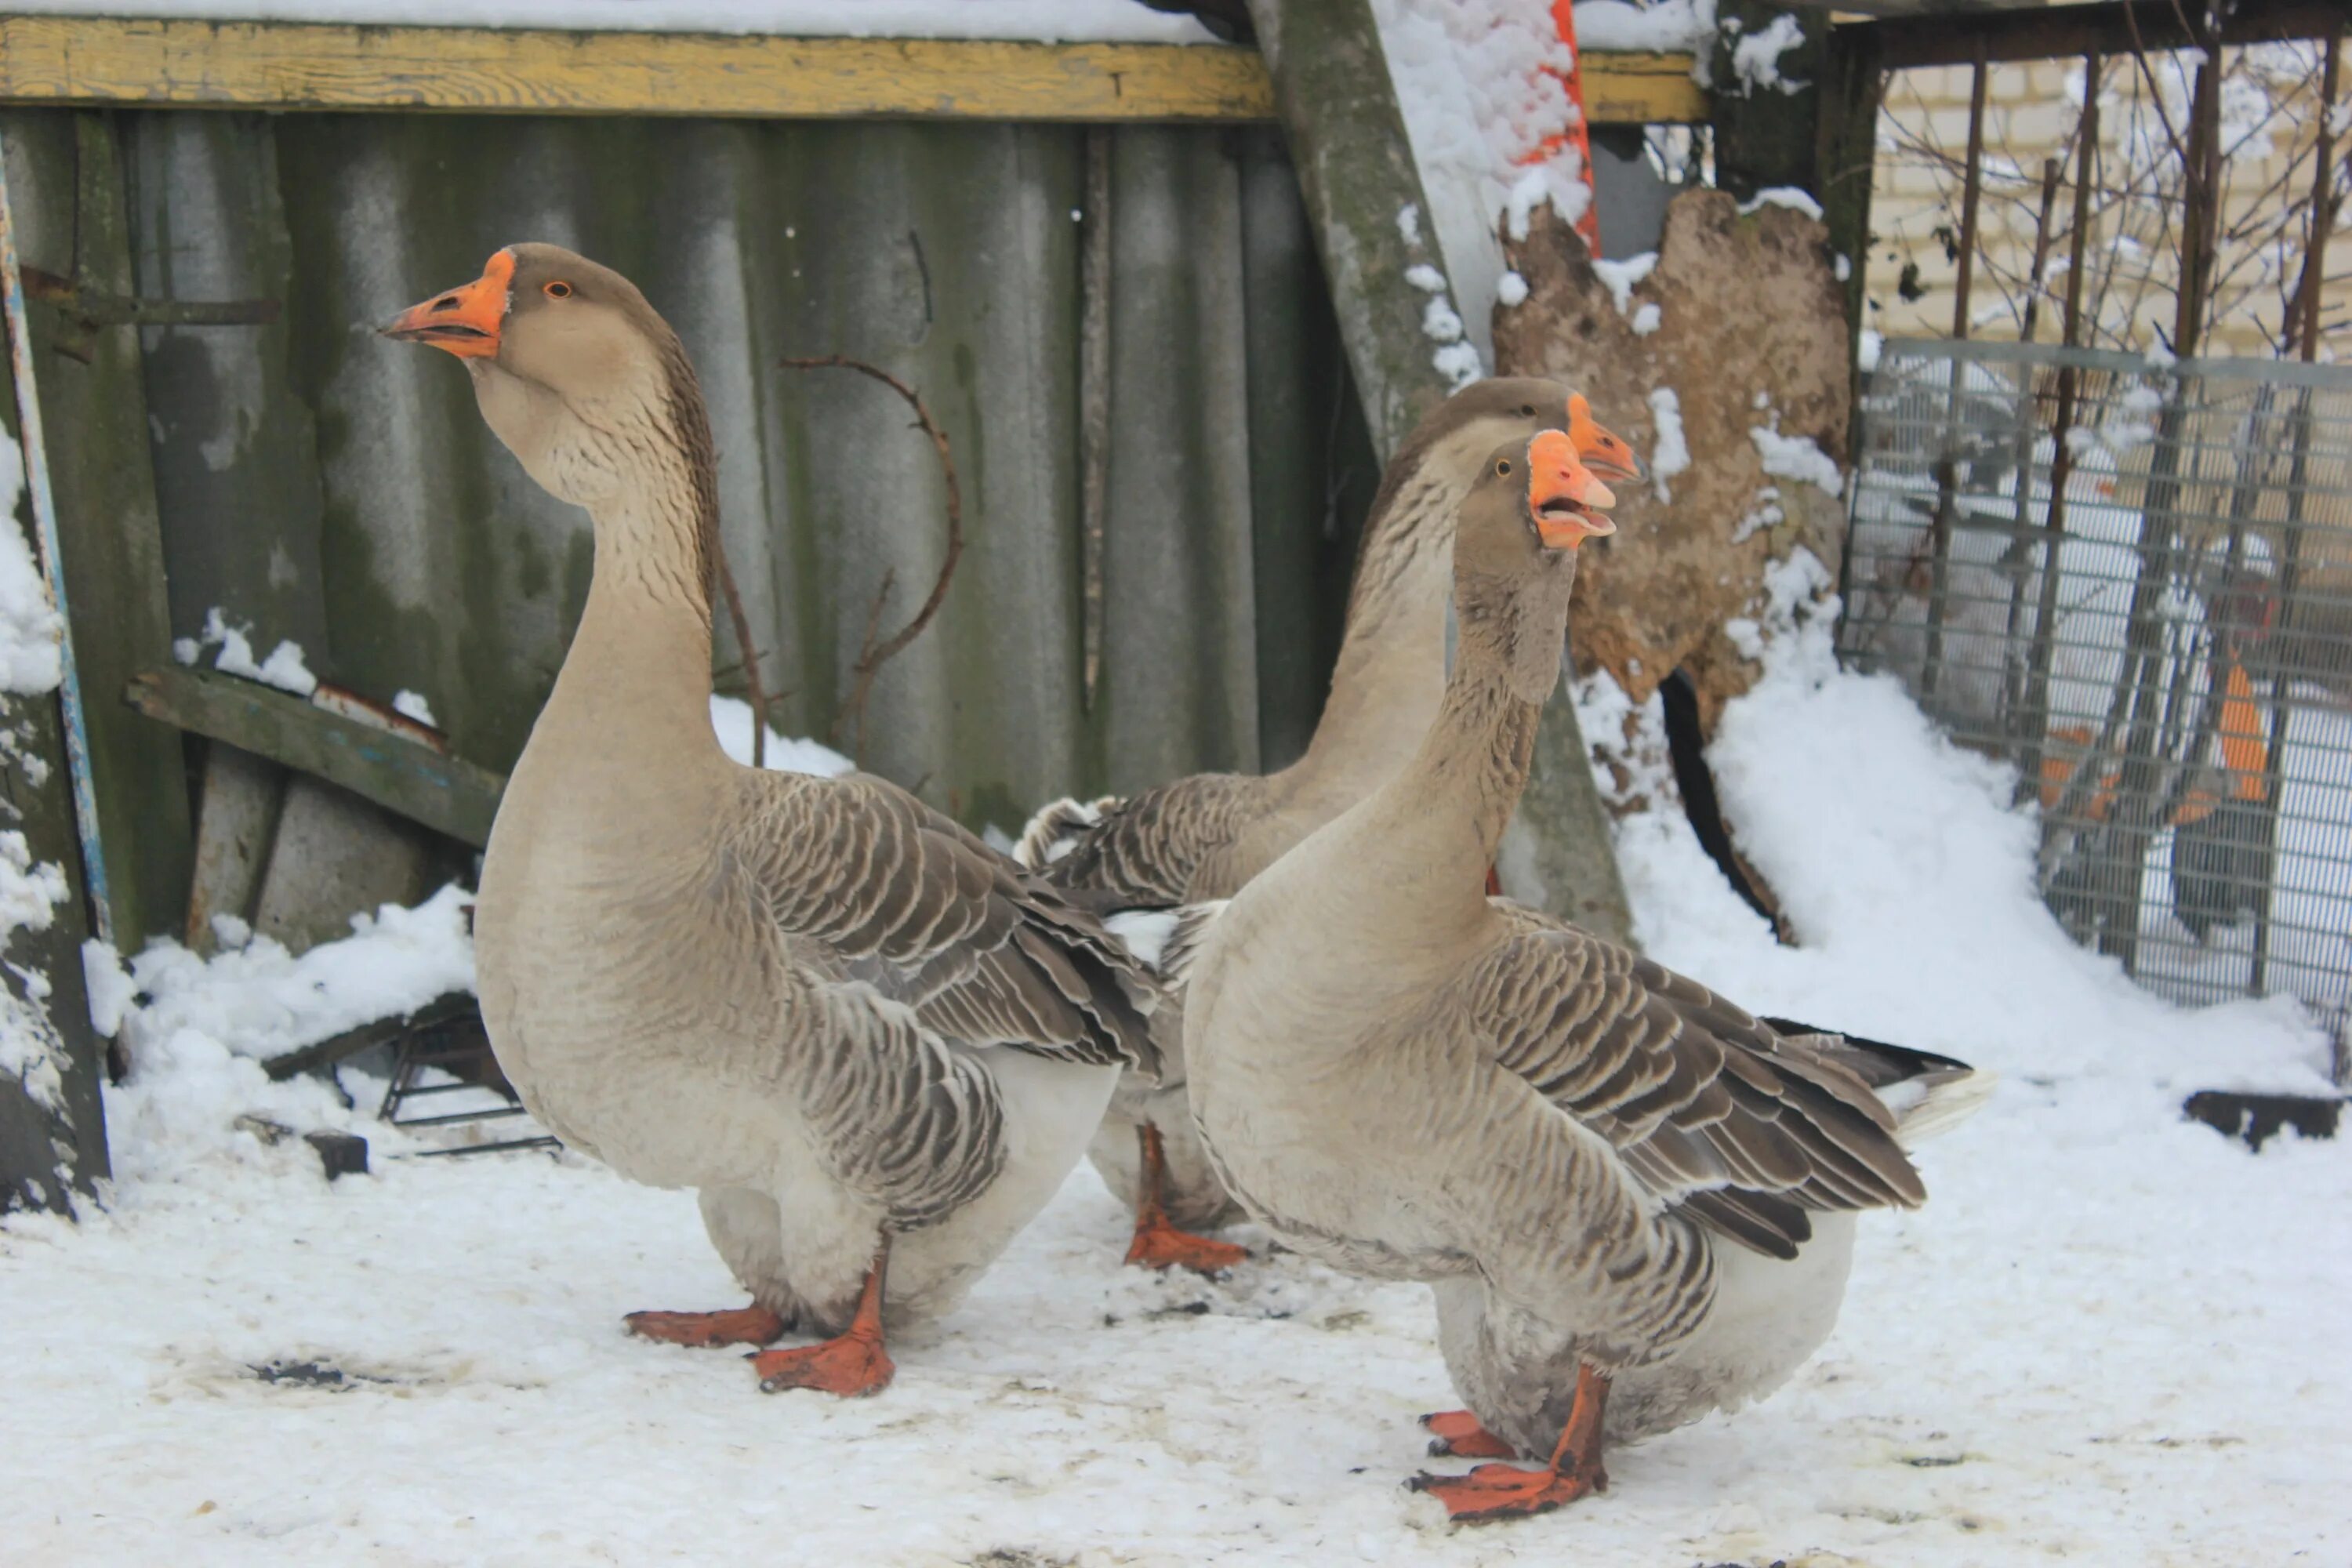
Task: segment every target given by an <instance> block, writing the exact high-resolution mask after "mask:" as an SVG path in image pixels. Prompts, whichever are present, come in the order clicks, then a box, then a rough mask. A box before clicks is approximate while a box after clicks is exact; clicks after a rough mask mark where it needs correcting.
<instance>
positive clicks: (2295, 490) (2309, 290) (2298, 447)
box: [2246, 33, 2342, 1081]
mask: <svg viewBox="0 0 2352 1568" xmlns="http://www.w3.org/2000/svg"><path fill="white" fill-rule="evenodd" d="M2341 42H2342V40H2341V39H2340V37H2338V36H2337V35H2336V34H2333V33H2331V34H2329V35H2328V37H2327V55H2326V64H2325V66H2324V67H2323V68H2322V69H2321V72H2320V88H2319V145H2318V147H2317V148H2316V151H2317V153H2318V155H2319V156H2318V162H2317V163H2316V165H2315V168H2314V170H2313V172H2312V177H2311V245H2310V248H2309V250H2308V251H2307V252H2306V253H2305V257H2304V262H2303V297H2302V298H2301V299H2300V300H2298V301H2296V303H2297V304H2298V306H2299V307H2300V309H2299V310H2298V311H2297V315H2298V317H2299V318H2300V320H2299V323H2298V324H2299V326H2300V328H2301V331H2302V340H2303V341H2302V342H2300V343H2299V344H2297V345H2296V346H2297V350H2298V352H2299V353H2300V355H2301V357H2302V359H2303V362H2304V363H2305V364H2308V363H2312V360H2313V359H2314V357H2315V355H2316V354H2317V353H2318V352H2319V288H2320V281H2321V279H2324V278H2325V277H2326V273H2327V268H2326V262H2327V234H2328V230H2329V229H2330V228H2332V227H2333V226H2334V219H2335V216H2336V212H2335V205H2336V204H2335V202H2334V200H2333V199H2332V198H2333V186H2332V184H2331V181H2330V176H2331V175H2332V174H2334V173H2335V171H2334V169H2333V168H2332V167H2331V165H2332V164H2333V163H2334V162H2335V158H2336V139H2335V136H2334V135H2333V134H2332V132H2331V130H2330V127H2329V124H2328V117H2329V115H2330V114H2331V113H2332V112H2333V111H2334V110H2335V108H2336V69H2337V66H2338V63H2339V61H2338V52H2339V51H2338V46H2339V44H2340V43H2341ZM2310 478H2311V389H2310V388H2309V387H2305V388H2304V389H2303V391H2302V393H2301V394H2300V395H2298V397H2297V398H2296V400H2295V414H2294V466H2293V468H2292V470H2291V472H2290V473H2289V475H2288V477H2287V491H2286V507H2287V512H2286V526H2285V528H2284V530H2283V532H2284V534H2285V539H2284V549H2283V550H2282V551H2281V552H2280V555H2281V557H2282V560H2281V562H2280V565H2279V575H2278V615H2277V616H2276V617H2275V620H2274V622H2273V626H2272V628H2271V636H2272V637H2274V638H2276V639H2277V641H2278V645H2279V647H2281V648H2282V649H2283V650H2285V654H2284V656H2283V657H2282V658H2281V659H2280V662H2279V665H2278V667H2277V668H2276V669H2275V670H2274V672H2273V674H2272V676H2271V722H2270V735H2269V737H2268V739H2269V744H2268V745H2267V747H2266V748H2265V749H2264V751H2263V826H2264V832H2263V868H2264V870H2265V872H2266V874H2267V879H2269V880H2271V881H2272V882H2273V884H2274V883H2275V879H2276V877H2277V871H2278V834H2279V812H2280V808H2281V807H2282V806H2283V805H2284V804H2285V802H2284V800H2283V799H2282V798H2281V792H2282V789H2283V787H2284V783H2285V781H2284V777H2283V776H2282V775H2283V770H2282V766H2281V764H2282V763H2283V761H2284V756H2285V752H2286V742H2287V725H2288V721H2289V714H2288V711H2287V685H2288V674H2289V668H2288V666H2287V664H2286V662H2285V660H2286V658H2290V657H2292V653H2293V649H2294V633H2295V629H2296V628H2295V622H2296V620H2297V619H2298V618H2299V617H2298V616H2296V615H2295V607H2296V601H2297V599H2298V598H2299V597H2300V595H2301V594H2302V591H2303V535H2304V531H2305V523H2304V516H2303V511H2304V496H2305V489H2306V487H2307V486H2308V484H2309V482H2310ZM2272 937H2273V929H2272V921H2271V900H2269V899H2264V900H2263V902H2262V908H2261V909H2260V910H2257V911H2255V914H2254V953H2253V963H2252V970H2251V971H2250V973H2248V975H2247V977H2246V988H2247V989H2248V990H2249V991H2252V993H2253V994H2255V995H2257V996H2259V995H2262V994H2263V993H2265V992H2266V991H2268V990H2269V989H2270V963H2271V940H2272ZM2339 1067H2340V1064H2339ZM2337 1076H2338V1079H2339V1081H2340V1080H2341V1076H2342V1075H2341V1072H2340V1070H2339V1072H2338V1075H2337Z"/></svg>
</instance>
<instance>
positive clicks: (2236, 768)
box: [1839, 342, 2352, 1040]
mask: <svg viewBox="0 0 2352 1568" xmlns="http://www.w3.org/2000/svg"><path fill="white" fill-rule="evenodd" d="M1862 428H1863V447H1862V452H1861V458H1860V462H1859V464H1858V471H1857V473H1856V476H1855V482H1854V490H1853V519H1852V527H1851V529H1850V531H1849V533H1848V540H1847V560H1846V563H1845V572H1844V582H1845V610H1844V618H1843V622H1842V623H1841V626H1840V628H1839V647H1840V652H1841V654H1842V655H1843V658H1845V660H1846V662H1847V663H1848V665H1849V666H1850V667H1853V668H1863V669H1873V670H1885V671H1889V672H1892V673H1894V674H1895V675H1897V676H1898V677H1899V678H1900V679H1902V680H1903V681H1904V682H1905V684H1906V685H1907V686H1908V687H1909V688H1910V689H1911V691H1912V692H1913V694H1914V695H1915V696H1916V697H1917V699H1918V700H1919V701H1920V703H1921V705H1922V706H1923V707H1925V708H1926V709H1927V710H1928V712H1929V713H1930V714H1932V715H1933V716H1934V717H1935V718H1936V719H1937V721H1939V722H1940V723H1942V724H1943V725H1944V726H1945V727H1946V728H1947V730H1948V731H1949V732H1950V733H1951V734H1952V735H1953V737H1954V738H1955V739H1956V740H1958V742H1960V743H1961V744H1963V745H1966V746H1969V747H1970V748H1972V749H1974V750H1977V751H1980V752H1985V753H1987V754H1988V755H1990V756H1993V757H1996V758H1999V759H2000V760H2001V761H2003V762H2006V763H2010V764H2011V765H2012V766H2013V767H2014V768H2015V769H2016V778H2017V784H2016V791H2017V795H2018V797H2019V798H2020V800H2021V801H2034V802H2038V805H2039V807H2040V823H2041V843H2040V853H2039V858H2038V863H2037V872H2038V875H2039V878H2040V883H2041V891H2042V897H2043V898H2044V900H2046V901H2047V902H2048V904H2049V906H2050V908H2051V910H2053V912H2054V913H2055V914H2056V915H2057V916H2058V918H2059V919H2060V920H2061V921H2063V923H2064V924H2065V925H2066V927H2067V929H2068V930H2069V931H2072V932H2073V933H2074V935H2075V936H2076V938H2077V939H2078V940H2080V941H2083V942H2088V943H2092V944H2095V945H2096V946H2097V947H2098V948H2099V949H2100V950H2101V951H2103V952H2110V953H2113V954H2116V956H2118V957H2120V958H2121V959H2122V961H2123V963H2124V965H2125V967H2126V969H2127V970H2128V971H2129V972H2130V973H2133V974H2134V975H2136V976H2137V977H2138V978H2139V979H2140V980H2142V981H2143V982H2144V983H2146V984H2149V985H2151V986H2153V987H2155V988H2157V989H2158V990H2160V991H2163V992H2165V993H2167V994H2170V995H2173V996H2175V997H2178V998H2179V999H2181V1000H2183V1001H2190V1002H2210V1001H2218V1000H2221V999H2224V998H2227V997H2231V996H2238V995H2246V994H2268V993H2273V992H2287V993H2292V994H2295V995H2297V996H2300V997H2302V998H2303V999H2304V1000H2305V1002H2307V1003H2309V1004H2310V1005H2312V1006H2313V1007H2314V1008H2315V1010H2316V1011H2317V1012H2318V1013H2319V1014H2320V1015H2321V1016H2323V1017H2326V1018H2327V1019H2328V1020H2329V1021H2330V1022H2331V1023H2332V1024H2333V1025H2334V1026H2335V1027H2336V1033H2337V1037H2338V1038H2339V1040H2340V1039H2342V1038H2343V1037H2344V1035H2345V1025H2346V1019H2347V1014H2352V370H2347V369H2344V368H2340V367H2335V366H2319V365H2305V364H2295V363H2279V362H2272V361H2256V360H2206V361H2181V362H2179V363H2176V364H2171V365H2158V364H2154V363H2150V362H2149V361H2147V360H2145V359H2141V358H2139V357H2137V356H2135V355H2126V354H2115V353H2098V352H2093V351H2085V350H2066V349H2057V348H2045V347H2042V346H2039V345H2035V344H2016V343H1967V342H1889V343H1887V344H1885V347H1884V349H1883V351H1882V353H1881V356H1880V358H1879V362H1878V365H1877V368H1876V370H1875V371H1874V373H1873V374H1872V376H1871V379H1870V383H1869V385H1868V387H1867V389H1866V391H1865V393H1864V399H1863V426H1862Z"/></svg>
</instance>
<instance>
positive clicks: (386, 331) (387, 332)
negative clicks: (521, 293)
mask: <svg viewBox="0 0 2352 1568" xmlns="http://www.w3.org/2000/svg"><path fill="white" fill-rule="evenodd" d="M514 269H515V259H514V253H513V252H511V251H506V250H501V251H499V253H498V254H497V255H496V256H493V257H491V258H490V259H489V261H488V264H487V265H485V266H484V267H483V268H482V275H481V276H480V277H479V278H477V279H474V280H473V281H472V282H471V283H468V284H467V285H466V286H465V287H464V288H463V289H452V290H451V291H450V292H448V293H446V294H436V295H435V296H434V297H433V298H432V299H430V300H425V302H424V303H423V304H421V305H411V306H410V307H409V308H408V309H407V310H403V311H402V312H401V313H400V314H399V315H397V316H394V318H393V319H392V320H391V321H389V322H388V323H386V324H385V325H384V327H383V335H384V336H385V337H387V338H397V339H399V340H400V341H401V342H411V343H431V344H432V345H433V346H434V347H435V348H436V349H446V350H447V351H448V352H449V353H453V354H456V355H457V357H458V358H459V359H488V357H489V356H490V355H492V354H495V353H498V352H499V329H500V328H502V327H503V326H505V324H506V319H507V292H508V289H509V286H510V285H511V284H512V283H513V282H514Z"/></svg>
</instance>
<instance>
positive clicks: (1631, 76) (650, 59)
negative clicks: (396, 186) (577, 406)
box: [0, 16, 1706, 125]
mask: <svg viewBox="0 0 2352 1568" xmlns="http://www.w3.org/2000/svg"><path fill="white" fill-rule="evenodd" d="M1690 69H1691V59H1690V57H1689V56H1688V55H1622V56H1614V55H1591V56H1588V57H1587V58H1586V59H1585V66H1584V72H1585V75H1584V90H1585V97H1586V101H1587V104H1588V106H1589V107H1590V109H1591V111H1592V115H1593V119H1594V121H1595V122H1596V123H1599V124H1604V125H1607V124H1642V123H1653V122H1654V123H1664V122H1669V121H1671V122H1675V123H1688V122H1694V121H1703V120H1705V119H1706V94H1705V93H1704V92H1703V91H1702V90H1701V89H1699V88H1698V86H1697V85H1696V83H1695V82H1693V81H1692V80H1691V79H1690ZM11 100H13V101H15V102H19V103H124V104H152V105H163V104H171V105H177V106H181V107H186V108H214V109H422V110H465V111H468V112H473V113H485V112H489V113H495V112H499V111H508V112H513V113H522V114H663V115H698V116H702V115H709V116H754V117H758V118H761V119H796V120H814V119H842V118H863V117H873V116H891V117H899V116H912V117H916V118H921V119H974V120H1055V121H1117V120H1183V121H1203V120H1205V121H1265V120H1272V119H1273V118H1274V117H1275V112H1274V89H1273V86H1272V84H1271V83H1270V82H1269V81H1268V79H1267V78H1266V72H1265V62H1264V61H1263V60H1261V59H1260V58H1258V56H1257V54H1256V52H1255V51H1254V50H1251V49H1245V48H1229V47H1214V46H1208V45H1201V46H1187V45H1174V44H1033V43H1005V42H990V41H984V40H970V39H930V38H779V37H733V36H725V35H717V34H697V33H636V32H608V33H572V32H549V31H521V30H509V29H493V28H477V27H358V26H335V25H329V24H319V23H297V22H201V21H153V20H139V19H125V18H118V17H97V16H76V17H70V18H67V17H51V16H0V101H11Z"/></svg>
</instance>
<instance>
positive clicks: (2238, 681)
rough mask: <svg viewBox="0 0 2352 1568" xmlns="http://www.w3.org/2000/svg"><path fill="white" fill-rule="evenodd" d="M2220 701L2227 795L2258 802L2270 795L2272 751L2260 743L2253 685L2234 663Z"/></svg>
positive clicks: (2260, 721) (2260, 723)
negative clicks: (2228, 775)
mask: <svg viewBox="0 0 2352 1568" xmlns="http://www.w3.org/2000/svg"><path fill="white" fill-rule="evenodd" d="M2222 690H2223V691H2224V692H2225V693H2226V695H2225V696H2224V697H2223V698H2222V699H2221V761H2222V762H2223V763H2226V764H2228V766H2229V769H2230V793H2231V794H2232V795H2236V796H2237V797H2238V798H2239V799H2240V800H2260V799H2262V798H2263V795H2267V794H2269V793H2270V783H2269V778H2268V774H2269V773H2270V760H2271V749H2270V744H2269V742H2266V741H2264V740H2263V716H2262V712H2261V710H2258V709H2257V708H2255V706H2254V683H2253V682H2252V681H2251V680H2249V679H2246V671H2245V667H2244V666H2242V665H2241V664H2239V663H2238V662H2236V661H2235V660H2234V659H2233V660H2231V664H2230V674H2229V677H2228V679H2227V680H2226V681H2225V682H2224V683H2223V686H2222Z"/></svg>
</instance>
